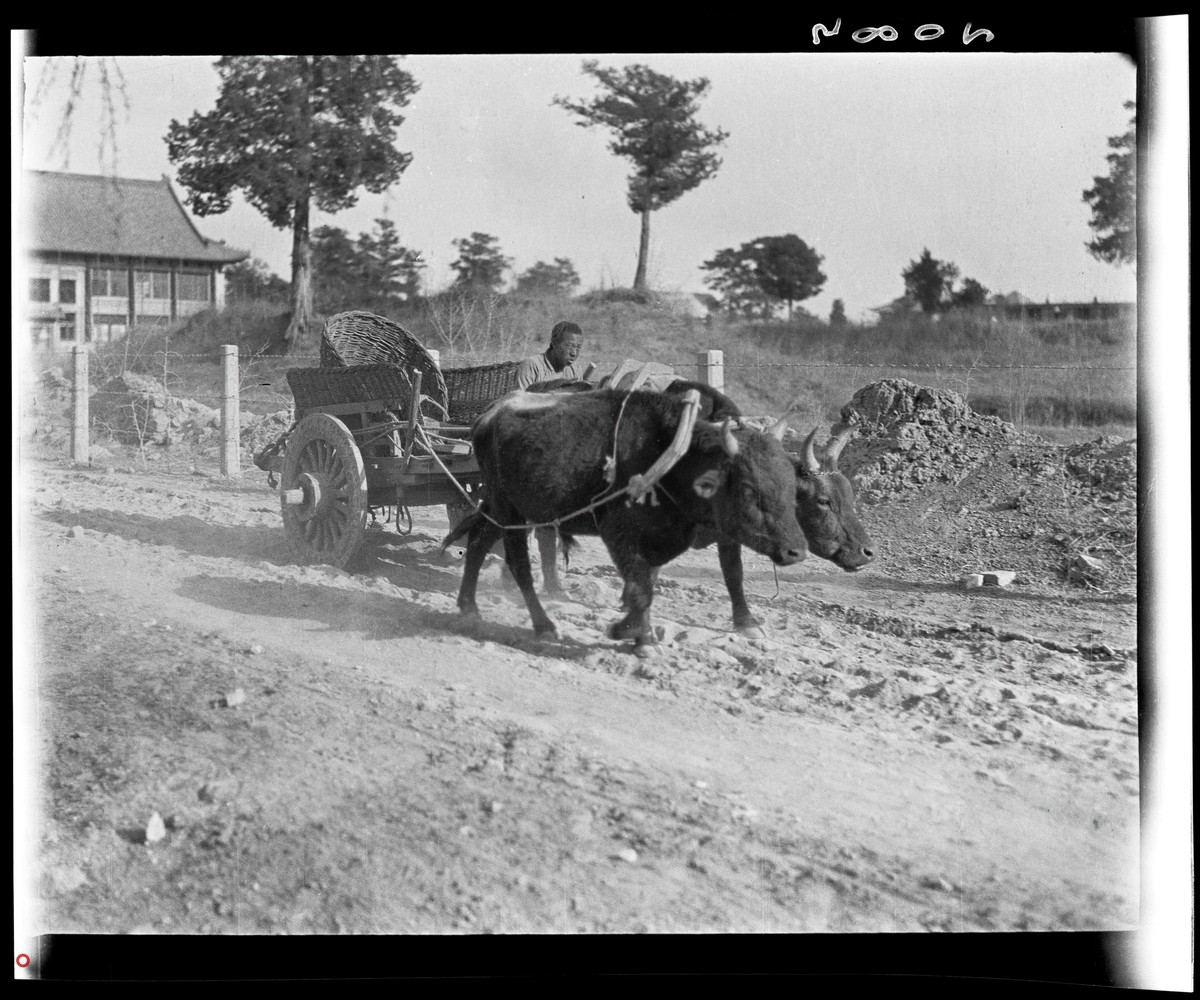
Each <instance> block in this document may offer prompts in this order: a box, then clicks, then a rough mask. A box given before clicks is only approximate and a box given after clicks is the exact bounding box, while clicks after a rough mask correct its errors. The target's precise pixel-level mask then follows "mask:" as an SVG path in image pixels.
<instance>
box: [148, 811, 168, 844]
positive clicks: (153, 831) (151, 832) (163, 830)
mask: <svg viewBox="0 0 1200 1000" xmlns="http://www.w3.org/2000/svg"><path fill="white" fill-rule="evenodd" d="M166 835H167V825H166V823H164V822H163V818H162V817H161V816H160V815H159V814H158V813H155V814H154V815H153V816H151V817H150V822H148V823H147V824H146V843H147V844H157V843H158V842H159V841H160V840H162V839H163V837H165V836H166Z"/></svg>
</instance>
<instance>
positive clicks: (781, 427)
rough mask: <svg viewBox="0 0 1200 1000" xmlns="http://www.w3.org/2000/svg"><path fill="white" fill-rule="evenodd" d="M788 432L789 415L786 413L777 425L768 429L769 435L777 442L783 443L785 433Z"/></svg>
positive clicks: (774, 424) (777, 421)
mask: <svg viewBox="0 0 1200 1000" xmlns="http://www.w3.org/2000/svg"><path fill="white" fill-rule="evenodd" d="M786 430H787V414H786V413H785V414H784V415H783V416H782V417H780V418H779V419H778V420H776V421H775V423H773V424H772V425H771V426H770V427H769V428H768V429H767V433H768V434H770V435H771V437H773V438H774V439H775V440H776V441H782V440H783V432H784V431H786Z"/></svg>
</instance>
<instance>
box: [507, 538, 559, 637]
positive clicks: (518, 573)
mask: <svg viewBox="0 0 1200 1000" xmlns="http://www.w3.org/2000/svg"><path fill="white" fill-rule="evenodd" d="M504 557H505V559H506V560H507V561H508V568H509V570H510V571H511V572H512V575H513V579H515V580H516V581H517V586H518V587H520V588H521V596H522V597H524V598H525V606H526V607H527V608H529V616H530V617H531V618H532V619H533V630H534V632H536V633H537V634H538V635H551V636H557V635H558V629H556V628H555V627H554V622H552V621H551V620H550V618H549V616H548V615H547V614H546V611H545V609H544V608H543V607H542V602H541V601H539V600H538V596H537V591H536V590H535V589H534V586H533V569H532V567H531V566H530V565H529V533H528V531H526V530H524V529H521V530H518V531H506V532H504Z"/></svg>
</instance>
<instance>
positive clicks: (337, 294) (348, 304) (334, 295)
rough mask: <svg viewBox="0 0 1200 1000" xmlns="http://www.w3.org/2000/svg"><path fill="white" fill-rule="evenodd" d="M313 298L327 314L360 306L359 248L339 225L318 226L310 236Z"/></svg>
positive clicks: (318, 306) (361, 303) (360, 268)
mask: <svg viewBox="0 0 1200 1000" xmlns="http://www.w3.org/2000/svg"><path fill="white" fill-rule="evenodd" d="M310 244H311V254H312V284H313V301H314V302H315V304H316V308H317V309H318V310H319V311H320V312H323V313H325V314H326V315H329V314H330V313H336V312H341V311H342V310H343V309H355V308H358V309H361V308H364V307H365V304H364V303H363V302H361V301H360V300H359V291H360V289H361V286H362V273H361V272H362V267H361V262H360V260H359V256H358V248H357V247H356V246H355V245H354V241H353V240H352V239H351V238H350V235H349V234H348V233H347V232H346V230H344V229H342V228H341V227H340V226H318V227H317V228H316V229H314V230H313V231H312V235H311V237H310Z"/></svg>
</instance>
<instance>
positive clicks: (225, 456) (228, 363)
mask: <svg viewBox="0 0 1200 1000" xmlns="http://www.w3.org/2000/svg"><path fill="white" fill-rule="evenodd" d="M221 350H222V351H223V352H224V355H225V356H224V363H223V367H224V370H225V394H224V396H223V397H222V399H221V475H223V476H229V477H230V478H233V479H237V478H238V477H240V476H241V474H242V469H241V458H240V454H239V452H240V450H241V448H240V442H239V438H240V436H241V433H240V431H241V428H240V419H239V418H240V414H239V413H238V349H237V344H224V345H223V346H222V348H221Z"/></svg>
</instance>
